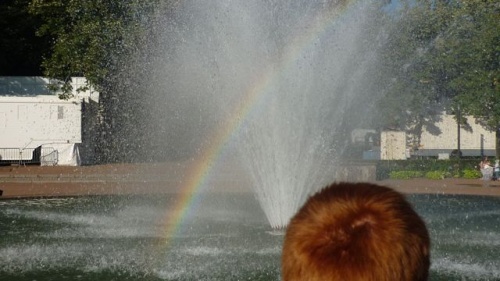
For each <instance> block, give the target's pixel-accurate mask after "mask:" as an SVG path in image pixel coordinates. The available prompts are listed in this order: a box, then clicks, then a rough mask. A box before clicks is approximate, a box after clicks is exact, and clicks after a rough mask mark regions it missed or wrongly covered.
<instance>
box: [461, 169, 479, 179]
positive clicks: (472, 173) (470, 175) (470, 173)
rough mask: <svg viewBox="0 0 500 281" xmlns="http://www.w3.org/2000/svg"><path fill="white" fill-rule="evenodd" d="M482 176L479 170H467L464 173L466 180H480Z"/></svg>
mask: <svg viewBox="0 0 500 281" xmlns="http://www.w3.org/2000/svg"><path fill="white" fill-rule="evenodd" d="M482 176H483V175H482V174H481V172H480V171H478V170H471V169H466V170H464V171H463V177H464V178H465V179H479V178H481V177H482Z"/></svg>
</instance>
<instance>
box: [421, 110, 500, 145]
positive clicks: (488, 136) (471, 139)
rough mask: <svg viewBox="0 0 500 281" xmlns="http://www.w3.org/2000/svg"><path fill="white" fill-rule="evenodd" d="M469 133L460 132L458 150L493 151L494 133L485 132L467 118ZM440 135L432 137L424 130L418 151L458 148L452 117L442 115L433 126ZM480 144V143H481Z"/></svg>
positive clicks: (471, 118) (455, 125)
mask: <svg viewBox="0 0 500 281" xmlns="http://www.w3.org/2000/svg"><path fill="white" fill-rule="evenodd" d="M467 122H468V124H469V125H470V126H471V128H472V132H471V131H466V130H464V129H461V130H460V149H481V146H482V148H483V149H495V132H491V131H487V130H486V129H484V128H483V127H482V126H481V125H479V124H476V122H475V119H474V118H473V117H471V116H469V117H467ZM435 125H436V126H437V127H438V128H439V129H440V130H441V133H440V134H438V135H433V134H431V133H430V132H428V131H427V128H424V131H423V132H422V136H421V141H420V148H419V149H456V148H457V146H458V132H457V121H456V120H455V119H454V118H453V115H443V116H442V120H441V121H440V122H438V123H436V124H435ZM481 142H482V143H481Z"/></svg>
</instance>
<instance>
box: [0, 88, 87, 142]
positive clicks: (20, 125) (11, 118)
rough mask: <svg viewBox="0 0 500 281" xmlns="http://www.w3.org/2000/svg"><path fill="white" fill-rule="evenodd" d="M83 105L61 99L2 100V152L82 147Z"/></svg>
mask: <svg viewBox="0 0 500 281" xmlns="http://www.w3.org/2000/svg"><path fill="white" fill-rule="evenodd" d="M81 130H82V125H81V104H80V103H78V102H71V101H62V100H60V99H59V98H57V97H0V135H1V136H2V137H1V138H0V148H26V147H30V148H35V147H37V146H39V145H42V144H47V143H54V142H56V143H80V142H81V141H82V140H81Z"/></svg>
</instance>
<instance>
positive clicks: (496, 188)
mask: <svg viewBox="0 0 500 281" xmlns="http://www.w3.org/2000/svg"><path fill="white" fill-rule="evenodd" d="M188 167H190V163H161V164H147V165H146V164H134V165H133V164H116V165H101V166H83V167H40V166H27V167H15V166H12V167H11V166H7V167H5V166H4V167H0V190H2V196H0V199H9V198H23V197H53V196H79V195H100V194H117V193H120V194H144V193H179V192H182V191H183V190H188V189H189V186H188V185H189V184H190V183H189V182H191V181H190V178H189V168H188ZM186 175H188V176H186ZM217 175H218V177H217V178H212V179H208V181H207V182H206V185H207V186H209V190H213V191H220V192H249V191H251V187H250V186H249V180H248V178H246V177H245V175H244V174H243V173H242V172H241V170H238V169H234V170H227V169H226V170H223V171H219V173H218V174H217ZM374 183H377V184H381V185H386V186H389V187H392V188H394V189H396V190H398V191H400V192H403V193H430V194H469V195H486V196H499V197H500V181H489V182H484V181H482V180H480V179H472V180H471V179H444V180H429V179H413V180H382V181H374Z"/></svg>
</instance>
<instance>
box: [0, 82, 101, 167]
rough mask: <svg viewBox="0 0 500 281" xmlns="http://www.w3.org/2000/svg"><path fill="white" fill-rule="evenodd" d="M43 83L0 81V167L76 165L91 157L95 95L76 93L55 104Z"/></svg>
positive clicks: (96, 109) (88, 91)
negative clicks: (13, 164)
mask: <svg viewBox="0 0 500 281" xmlns="http://www.w3.org/2000/svg"><path fill="white" fill-rule="evenodd" d="M53 82H54V81H51V80H49V79H46V78H43V77H0V163H3V164H9V163H10V164H12V163H21V164H30V163H33V164H41V165H79V164H80V163H82V161H83V162H87V161H90V160H88V159H92V157H93V150H94V149H93V147H94V144H93V140H92V137H93V136H94V135H95V130H96V128H97V124H98V119H97V118H98V116H97V113H98V101H99V94H98V93H97V92H95V91H92V90H91V89H90V90H86V91H77V90H76V89H78V88H80V87H81V86H85V82H86V80H85V78H81V77H76V78H73V79H72V86H73V97H72V98H70V99H68V100H62V99H59V97H58V95H57V94H56V93H53V92H51V91H50V90H49V89H48V87H47V86H48V85H51V84H53Z"/></svg>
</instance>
